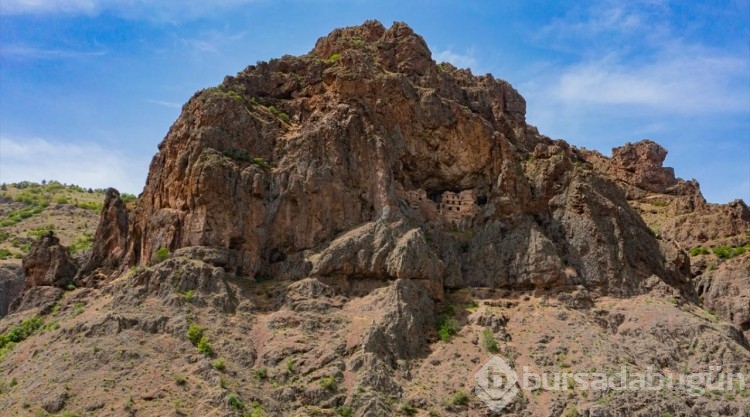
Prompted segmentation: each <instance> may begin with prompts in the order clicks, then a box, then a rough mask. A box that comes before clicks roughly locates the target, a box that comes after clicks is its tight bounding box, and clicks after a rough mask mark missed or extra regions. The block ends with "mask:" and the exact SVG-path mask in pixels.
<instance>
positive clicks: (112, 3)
mask: <svg viewBox="0 0 750 417" xmlns="http://www.w3.org/2000/svg"><path fill="white" fill-rule="evenodd" d="M257 1H260V0H214V1H205V0H182V1H158V0H54V1H51V0H3V2H2V3H0V14H4V15H22V14H37V15H41V14H47V15H49V14H72V15H77V14H83V15H97V14H100V13H103V12H112V13H115V14H118V15H120V16H123V17H126V18H137V19H145V20H158V21H182V20H187V19H193V18H197V17H201V16H205V15H207V14H213V13H217V12H219V11H222V10H226V9H227V8H231V7H235V6H240V5H242V4H246V3H253V2H257Z"/></svg>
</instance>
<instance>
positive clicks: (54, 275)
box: [22, 231, 78, 289]
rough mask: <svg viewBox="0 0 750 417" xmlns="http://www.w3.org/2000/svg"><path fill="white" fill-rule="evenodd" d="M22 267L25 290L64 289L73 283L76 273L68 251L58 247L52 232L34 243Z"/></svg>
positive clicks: (58, 244)
mask: <svg viewBox="0 0 750 417" xmlns="http://www.w3.org/2000/svg"><path fill="white" fill-rule="evenodd" d="M22 265H23V271H24V275H25V276H26V289H29V288H32V287H40V286H52V287H58V288H65V286H67V285H68V284H71V283H72V282H73V277H75V275H76V272H77V271H78V265H76V263H75V261H74V260H73V258H72V257H71V256H70V250H69V249H68V248H67V247H65V246H62V245H60V239H58V238H57V236H55V233H54V232H52V231H50V232H48V233H47V234H45V235H42V236H41V237H40V238H39V240H37V241H36V242H34V244H33V245H32V246H31V250H30V251H29V254H28V255H26V256H25V257H24V258H23V263H22Z"/></svg>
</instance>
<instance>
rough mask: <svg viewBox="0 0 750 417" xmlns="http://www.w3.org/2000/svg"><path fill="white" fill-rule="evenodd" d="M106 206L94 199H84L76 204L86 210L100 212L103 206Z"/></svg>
mask: <svg viewBox="0 0 750 417" xmlns="http://www.w3.org/2000/svg"><path fill="white" fill-rule="evenodd" d="M103 206H104V204H103V203H95V202H93V201H82V202H80V203H78V204H76V207H78V208H82V209H84V210H90V211H94V212H97V213H98V212H100V211H102V207H103Z"/></svg>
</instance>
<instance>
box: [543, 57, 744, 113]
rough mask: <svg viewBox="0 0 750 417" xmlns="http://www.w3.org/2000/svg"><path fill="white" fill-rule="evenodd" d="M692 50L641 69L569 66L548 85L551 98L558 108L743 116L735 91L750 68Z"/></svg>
mask: <svg viewBox="0 0 750 417" xmlns="http://www.w3.org/2000/svg"><path fill="white" fill-rule="evenodd" d="M690 49H693V50H695V49H696V48H688V47H683V48H679V49H678V50H680V51H681V52H680V53H678V54H674V53H668V54H662V55H657V56H655V57H654V58H655V59H654V61H653V62H649V63H646V64H644V65H632V63H628V62H626V61H625V60H623V59H622V57H619V56H617V55H609V56H605V57H603V58H601V59H599V60H590V61H584V62H580V63H577V64H574V65H571V66H569V67H567V68H564V69H563V70H562V71H560V73H559V75H558V76H557V77H556V78H555V79H554V80H553V82H552V84H551V85H549V86H548V88H549V92H550V93H551V94H550V96H551V97H552V98H554V99H556V100H557V101H559V102H562V103H570V104H583V105H586V104H590V105H633V106H645V107H647V108H648V109H650V110H658V111H661V112H669V113H681V114H693V113H696V114H697V113H723V112H742V111H747V110H748V97H747V91H743V90H742V89H738V88H736V86H737V85H738V84H741V83H742V81H743V78H746V77H747V74H749V73H750V65H749V63H748V62H747V61H746V60H743V59H741V58H739V57H736V56H731V55H726V54H723V53H721V52H714V51H707V50H697V51H694V53H691V52H690ZM697 49H700V48H697Z"/></svg>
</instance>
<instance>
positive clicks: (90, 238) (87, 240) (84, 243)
mask: <svg viewBox="0 0 750 417" xmlns="http://www.w3.org/2000/svg"><path fill="white" fill-rule="evenodd" d="M93 243H94V235H93V234H91V233H88V232H84V233H83V236H81V237H79V238H77V239H76V240H74V241H73V243H71V244H70V252H71V253H78V252H83V251H87V250H89V249H91V245H92V244H93Z"/></svg>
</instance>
